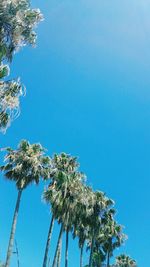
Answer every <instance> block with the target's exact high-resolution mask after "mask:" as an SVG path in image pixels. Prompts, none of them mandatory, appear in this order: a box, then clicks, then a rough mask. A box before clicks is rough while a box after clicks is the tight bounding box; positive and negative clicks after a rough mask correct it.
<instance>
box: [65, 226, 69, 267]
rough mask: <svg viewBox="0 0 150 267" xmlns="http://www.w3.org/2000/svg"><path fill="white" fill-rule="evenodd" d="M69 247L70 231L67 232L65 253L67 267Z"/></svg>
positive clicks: (66, 265) (66, 266)
mask: <svg viewBox="0 0 150 267" xmlns="http://www.w3.org/2000/svg"><path fill="white" fill-rule="evenodd" d="M68 245H69V231H68V229H67V231H66V251H65V267H68Z"/></svg>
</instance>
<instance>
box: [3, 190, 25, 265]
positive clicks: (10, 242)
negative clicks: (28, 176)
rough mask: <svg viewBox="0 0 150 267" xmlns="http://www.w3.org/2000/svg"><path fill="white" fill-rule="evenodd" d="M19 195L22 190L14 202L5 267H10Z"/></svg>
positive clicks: (20, 192)
mask: <svg viewBox="0 0 150 267" xmlns="http://www.w3.org/2000/svg"><path fill="white" fill-rule="evenodd" d="M21 194H22V190H19V191H18V197H17V202H16V207H15V211H14V217H13V222H12V227H11V232H10V238H9V244H8V250H7V256H6V263H5V267H9V266H10V258H11V254H12V250H13V244H14V237H15V231H16V225H17V218H18V212H19V207H20V200H21Z"/></svg>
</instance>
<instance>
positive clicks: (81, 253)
mask: <svg viewBox="0 0 150 267" xmlns="http://www.w3.org/2000/svg"><path fill="white" fill-rule="evenodd" d="M83 246H84V245H82V247H81V249H80V267H82V265H83V264H82V262H83Z"/></svg>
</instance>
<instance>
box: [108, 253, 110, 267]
mask: <svg viewBox="0 0 150 267" xmlns="http://www.w3.org/2000/svg"><path fill="white" fill-rule="evenodd" d="M109 262H110V253H109V251H108V254H107V267H109Z"/></svg>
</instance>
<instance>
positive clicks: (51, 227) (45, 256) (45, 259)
mask: <svg viewBox="0 0 150 267" xmlns="http://www.w3.org/2000/svg"><path fill="white" fill-rule="evenodd" d="M53 226H54V216H52V219H51V223H50V227H49V231H48V237H47V242H46V248H45V254H44V260H43V267H46V266H47V262H48V252H49V248H50V241H51V236H52V231H53Z"/></svg>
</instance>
